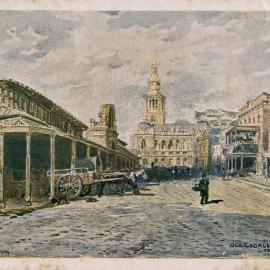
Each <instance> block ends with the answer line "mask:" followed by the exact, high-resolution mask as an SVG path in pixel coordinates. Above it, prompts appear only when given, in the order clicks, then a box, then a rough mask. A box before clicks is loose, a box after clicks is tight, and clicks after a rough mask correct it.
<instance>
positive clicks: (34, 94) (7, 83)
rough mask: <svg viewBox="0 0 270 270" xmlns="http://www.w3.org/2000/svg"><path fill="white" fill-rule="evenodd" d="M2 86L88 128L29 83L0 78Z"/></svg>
mask: <svg viewBox="0 0 270 270" xmlns="http://www.w3.org/2000/svg"><path fill="white" fill-rule="evenodd" d="M0 86H2V87H6V88H8V89H12V90H14V91H16V92H18V93H20V94H23V95H25V96H27V97H28V98H30V99H31V100H34V101H36V102H37V103H40V104H42V105H43V106H45V107H46V108H48V109H49V110H51V111H53V112H55V113H56V114H59V115H61V116H62V117H63V118H65V119H67V120H68V121H70V122H71V123H72V124H73V125H74V126H76V127H79V128H81V129H86V128H87V125H85V124H84V123H83V122H82V121H80V120H79V119H77V118H76V117H74V116H73V115H72V114H71V113H69V112H67V111H66V110H64V109H63V108H62V107H60V106H59V105H57V104H56V103H54V102H53V101H52V100H50V99H49V98H47V97H45V96H44V95H42V94H41V93H39V92H38V91H36V90H34V89H32V88H30V87H28V86H27V85H24V84H22V83H19V82H17V81H14V80H0Z"/></svg>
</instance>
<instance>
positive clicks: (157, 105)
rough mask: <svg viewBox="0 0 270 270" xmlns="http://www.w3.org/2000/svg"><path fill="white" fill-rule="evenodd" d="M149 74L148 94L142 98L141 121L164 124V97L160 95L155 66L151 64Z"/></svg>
mask: <svg viewBox="0 0 270 270" xmlns="http://www.w3.org/2000/svg"><path fill="white" fill-rule="evenodd" d="M151 69H152V70H151V74H150V78H149V80H148V92H147V93H146V94H144V95H143V97H144V115H143V120H144V122H147V123H152V124H165V118H166V113H165V100H166V98H165V96H163V95H162V94H161V93H160V79H159V76H158V73H157V65H156V63H155V62H153V64H152V67H151Z"/></svg>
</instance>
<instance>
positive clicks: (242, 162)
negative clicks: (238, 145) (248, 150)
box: [240, 156, 244, 169]
mask: <svg viewBox="0 0 270 270" xmlns="http://www.w3.org/2000/svg"><path fill="white" fill-rule="evenodd" d="M243 167H244V157H243V156H241V163H240V168H241V169H243Z"/></svg>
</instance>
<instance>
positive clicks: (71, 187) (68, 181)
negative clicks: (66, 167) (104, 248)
mask: <svg viewBox="0 0 270 270" xmlns="http://www.w3.org/2000/svg"><path fill="white" fill-rule="evenodd" d="M82 186H83V184H82V179H81V178H80V177H79V176H78V175H76V174H67V175H62V176H60V177H59V178H58V181H57V192H58V193H59V194H60V195H62V196H66V197H67V199H69V200H74V199H76V198H78V197H79V196H80V194H81V191H82Z"/></svg>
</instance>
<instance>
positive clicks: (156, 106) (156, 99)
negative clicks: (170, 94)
mask: <svg viewBox="0 0 270 270" xmlns="http://www.w3.org/2000/svg"><path fill="white" fill-rule="evenodd" d="M156 108H158V100H157V99H156Z"/></svg>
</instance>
